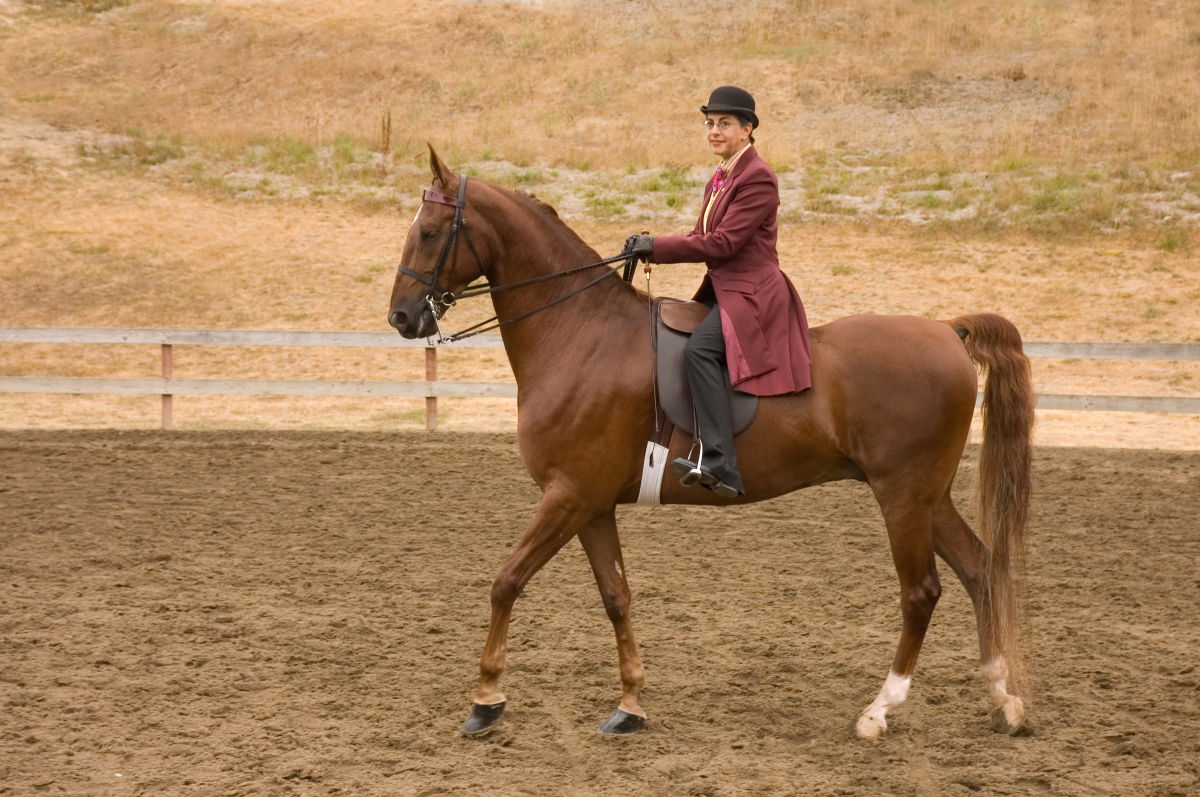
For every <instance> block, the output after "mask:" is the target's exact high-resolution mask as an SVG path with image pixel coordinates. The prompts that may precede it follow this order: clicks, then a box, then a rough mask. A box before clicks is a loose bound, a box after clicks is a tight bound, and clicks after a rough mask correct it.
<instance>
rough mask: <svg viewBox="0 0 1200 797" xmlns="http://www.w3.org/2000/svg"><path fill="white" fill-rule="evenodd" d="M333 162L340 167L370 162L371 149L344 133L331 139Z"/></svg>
mask: <svg viewBox="0 0 1200 797" xmlns="http://www.w3.org/2000/svg"><path fill="white" fill-rule="evenodd" d="M333 160H334V162H335V163H339V164H342V165H347V166H348V165H351V164H356V163H366V162H367V161H369V160H371V149H370V147H367V146H366V145H364V144H363V143H362V142H360V141H358V140H357V139H355V138H352V137H351V136H348V135H346V134H345V133H338V134H337V135H336V136H334V137H333Z"/></svg>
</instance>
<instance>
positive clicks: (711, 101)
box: [700, 86, 758, 127]
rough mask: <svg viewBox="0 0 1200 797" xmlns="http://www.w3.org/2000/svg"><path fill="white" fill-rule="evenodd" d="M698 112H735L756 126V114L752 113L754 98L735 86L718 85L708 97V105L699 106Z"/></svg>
mask: <svg viewBox="0 0 1200 797" xmlns="http://www.w3.org/2000/svg"><path fill="white" fill-rule="evenodd" d="M700 113H735V114H737V115H739V116H744V117H745V118H747V119H749V120H750V124H751V126H753V127H758V116H757V114H755V113H754V98H753V97H751V96H750V92H748V91H746V90H745V89H739V88H738V87H737V86H718V87H717V88H715V89H713V92H712V94H711V95H709V97H708V105H701V106H700Z"/></svg>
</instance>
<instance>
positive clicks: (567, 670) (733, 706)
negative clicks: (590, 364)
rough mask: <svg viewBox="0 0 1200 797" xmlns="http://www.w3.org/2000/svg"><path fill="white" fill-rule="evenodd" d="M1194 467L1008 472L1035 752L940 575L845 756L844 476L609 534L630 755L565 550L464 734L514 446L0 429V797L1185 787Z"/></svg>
mask: <svg viewBox="0 0 1200 797" xmlns="http://www.w3.org/2000/svg"><path fill="white" fill-rule="evenodd" d="M976 454H977V452H975V451H974V450H968V452H967V455H966V457H965V458H964V462H963V466H962V469H961V476H960V479H959V486H958V489H959V491H960V493H961V494H962V495H960V498H959V504H960V506H963V507H964V508H966V507H968V506H969V500H968V496H967V495H966V493H968V492H969V490H970V487H971V484H972V482H973V479H974V472H975V463H976V459H975V457H976ZM1198 474H1200V454H1196V453H1194V452H1193V453H1186V452H1158V451H1120V450H1103V449H1084V448H1077V449H1054V448H1042V449H1039V451H1038V453H1037V458H1036V463H1035V489H1036V493H1035V500H1034V523H1033V528H1032V533H1031V539H1032V551H1031V560H1030V570H1029V574H1028V577H1027V579H1026V581H1025V584H1026V586H1027V593H1028V597H1029V610H1030V621H1031V638H1032V645H1031V649H1030V659H1031V664H1032V666H1033V668H1034V673H1035V679H1036V680H1035V684H1034V687H1033V690H1032V694H1031V695H1029V697H1030V705H1031V709H1032V712H1031V720H1032V725H1033V731H1034V732H1033V734H1032V735H1031V736H1025V737H1006V736H999V735H997V734H995V733H993V732H992V731H991V730H989V729H988V725H987V712H988V700H987V696H986V694H985V688H984V684H983V683H982V680H981V678H980V677H979V676H978V674H977V671H976V662H975V659H976V643H975V630H974V626H973V621H972V618H971V615H970V611H969V606H968V603H969V602H968V600H967V597H966V594H965V592H964V591H963V590H962V589H961V587H960V586H959V585H958V584H957V583H956V582H954V581H953V579H952V576H951V575H950V574H949V572H948V569H947V568H943V570H944V571H945V572H944V573H943V577H944V579H945V580H946V581H945V584H946V591H945V594H944V596H943V598H942V602H941V605H940V606H939V608H938V612H937V614H936V615H935V618H934V622H933V626H932V627H931V631H930V634H929V637H928V639H927V641H926V646H925V650H924V652H923V654H922V658H921V662H920V664H919V666H918V671H917V675H916V679H915V682H914V687H913V690H912V693H911V695H910V699H909V701H908V703H907V704H905V705H904V706H903V707H902V708H901V709H899V710H898V711H896V712H895V713H894V714H893V715H892V716H891V717H890V718H889V719H890V720H891V727H890V729H889V731H888V733H887V734H886V735H885V737H884V738H883V739H882V740H880V741H878V742H876V743H865V742H862V741H858V740H856V739H855V738H854V737H853V731H852V724H853V721H854V719H855V717H856V715H857V713H858V712H859V710H861V708H862V707H863V706H864V705H865V704H866V703H867V702H869V701H870V699H871V698H872V697H873V696H874V693H875V691H876V690H877V689H878V687H879V684H880V680H881V678H882V677H883V675H884V673H885V671H886V669H887V666H888V662H889V661H890V658H891V655H892V653H893V650H894V646H895V641H896V638H897V635H898V622H899V618H898V612H897V598H896V586H895V585H896V581H895V574H894V572H893V569H892V566H891V563H890V557H889V554H888V550H887V543H886V537H885V534H884V532H883V529H882V525H881V522H880V519H879V512H878V509H877V508H876V507H875V505H874V504H873V502H872V501H871V499H870V497H869V494H868V492H867V491H866V489H865V488H863V487H862V486H861V485H854V484H850V483H839V484H832V485H826V486H822V487H818V488H813V489H810V490H805V491H801V492H799V493H795V494H793V495H791V496H787V497H784V498H781V499H777V500H774V501H771V502H768V503H764V504H758V505H754V506H750V507H744V508H740V509H736V510H704V509H696V508H681V507H667V508H658V509H649V508H627V509H624V510H622V512H621V513H620V515H619V517H620V521H621V524H622V528H623V530H624V543H625V558H626V562H627V565H628V569H629V571H630V578H631V581H632V586H633V589H634V612H635V623H636V626H637V628H638V632H639V637H640V641H641V644H642V649H643V655H644V658H645V661H646V664H647V668H648V689H647V693H646V695H645V701H644V702H645V705H646V707H647V710H648V711H649V712H650V723H649V726H648V729H647V731H646V732H645V733H643V734H641V735H639V736H636V737H634V738H628V739H621V740H612V739H604V738H600V737H599V736H598V735H597V734H596V732H595V728H596V726H597V725H598V724H599V722H600V721H601V720H603V719H604V718H605V717H606V716H607V715H608V713H609V712H610V711H611V709H612V708H613V706H614V705H615V703H616V700H617V697H618V692H619V689H618V679H617V672H616V657H615V650H614V649H613V648H614V646H613V643H612V632H611V629H610V627H609V624H608V622H607V620H606V618H605V616H604V612H603V610H602V608H601V606H600V601H599V599H598V596H597V594H596V590H595V587H594V585H593V584H592V582H591V576H590V571H589V569H588V567H587V563H586V559H585V557H584V556H583V553H582V551H581V550H580V548H579V547H578V545H576V544H574V543H572V544H570V545H569V546H568V547H567V548H566V549H565V550H564V551H563V552H562V553H561V554H560V555H559V556H558V557H557V558H556V559H555V560H554V561H552V562H551V563H550V565H549V566H548V567H547V568H546V569H545V570H544V571H543V572H542V573H540V574H539V575H538V576H537V577H536V578H535V579H534V580H533V582H532V583H531V584H530V586H529V588H528V589H527V591H526V593H525V595H524V597H523V599H522V600H520V601H519V602H518V604H517V610H516V614H515V620H514V625H513V628H512V637H511V650H510V665H511V668H510V670H509V672H508V674H507V677H506V682H505V683H506V691H507V692H508V695H509V698H510V710H509V714H508V717H507V720H506V722H505V724H504V725H503V726H502V727H501V728H500V729H499V730H498V731H497V732H496V733H494V734H492V735H491V736H490V737H487V738H485V739H483V740H467V739H463V738H461V737H460V736H459V735H458V734H457V727H458V725H459V723H460V722H461V721H462V719H463V718H464V717H465V713H466V710H467V707H468V702H469V700H470V693H471V690H472V687H473V682H474V678H475V672H476V667H477V657H478V654H479V651H480V647H481V644H482V640H483V635H484V629H485V625H486V622H487V612H488V607H487V594H488V589H489V585H490V582H491V579H492V577H493V575H494V573H495V571H496V569H497V567H498V565H499V562H500V561H501V559H502V558H503V557H504V556H505V553H506V551H507V550H508V549H509V548H511V546H512V545H513V544H514V541H515V540H516V538H517V536H518V535H519V533H520V530H521V528H522V527H523V525H524V523H525V521H526V519H527V518H528V517H529V516H530V514H531V511H532V508H533V506H534V504H535V502H536V499H537V495H536V491H535V489H534V488H533V486H532V485H531V483H530V481H529V479H528V477H527V476H526V475H525V474H524V473H523V471H522V469H521V466H520V464H519V460H518V457H517V453H516V446H515V441H514V438H513V436H511V435H508V434H468V433H464V434H456V435H426V434H422V433H410V434H379V433H349V432H330V433H318V432H290V433H282V432H269V431H267V432H264V431H258V432H239V433H229V432H224V433H201V432H190V433H175V434H163V433H157V432H146V431H130V432H113V431H109V432H101V431H81V432H47V431H26V432H4V433H0V516H2V517H3V518H4V523H3V524H2V525H0V548H2V549H3V551H4V556H3V557H2V558H0V575H2V576H3V580H4V581H3V583H4V590H3V593H0V595H2V597H0V608H2V611H0V650H2V651H3V653H2V654H0V705H2V706H3V711H2V712H0V794H5V795H21V796H22V797H24V795H37V794H71V795H89V796H91V795H183V794H188V795H214V796H217V795H220V796H221V797H227V796H230V795H332V794H345V795H442V794H464V795H466V794H470V795H478V794H495V795H522V794H526V795H547V794H564V795H628V794H634V793H659V794H679V795H768V794H769V795H783V794H789V795H790V794H820V795H879V794H894V795H953V794H1008V795H1018V794H1019V795H1028V794H1054V795H1096V794H1101V795H1103V794H1113V795H1130V794H1137V795H1164V796H1165V795H1191V794H1197V793H1198V791H1200V766H1198V761H1200V745H1198V742H1197V736H1196V728H1197V727H1198V726H1200V709H1198V706H1200V702H1198V700H1197V696H1198V695H1197V692H1198V689H1200V677H1198V671H1197V669H1196V666H1197V665H1196V661H1195V653H1196V650H1197V649H1198V645H1200V632H1198V631H1197V629H1198V628H1200V624H1198V623H1197V620H1198V619H1200V618H1198V617H1197V607H1196V601H1195V596H1196V594H1197V587H1200V581H1198V580H1197V575H1196V570H1195V562H1196V561H1197V557H1198V556H1200V536H1198V535H1197V527H1196V524H1195V520H1194V519H1195V517H1196V515H1197V514H1198V513H1200V476H1198ZM968 515H970V513H969V512H968Z"/></svg>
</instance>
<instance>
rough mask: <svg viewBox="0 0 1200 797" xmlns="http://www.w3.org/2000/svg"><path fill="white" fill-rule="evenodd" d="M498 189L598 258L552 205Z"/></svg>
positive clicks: (522, 193) (639, 293)
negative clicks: (542, 217)
mask: <svg viewBox="0 0 1200 797" xmlns="http://www.w3.org/2000/svg"><path fill="white" fill-rule="evenodd" d="M491 185H493V186H494V187H496V188H500V186H496V185H495V184H494V183H492V184H491ZM500 190H501V191H502V192H503V193H505V194H508V195H510V196H512V197H513V198H515V199H516V200H517V201H518V202H519V203H521V204H523V205H527V206H528V207H529V208H530V209H531V210H533V211H534V212H535V213H538V214H539V215H541V216H544V217H545V218H546V220H547V221H548V222H549V229H550V230H551V231H553V232H555V233H556V234H557V235H559V236H560V238H561V239H562V240H563V242H564V243H570V244H572V245H574V246H578V247H579V248H580V250H581V251H582V252H586V253H588V254H589V255H590V256H592V257H596V258H597V259H599V256H598V255H597V253H596V250H595V249H593V248H592V247H591V245H590V244H589V243H588V242H587V241H585V240H583V239H582V238H580V237H579V233H577V232H575V231H574V230H573V229H571V227H570V226H569V225H568V224H567V223H566V222H565V221H563V220H562V217H561V216H559V215H558V211H557V210H555V209H554V206H553V205H551V204H549V203H548V202H544V201H543V200H541V199H538V198H537V197H536V196H534V195H533V194H531V193H529V192H528V191H521V190H509V189H506V188H500ZM626 284H627V283H626ZM629 287H630V288H632V290H633V292H634V293H635V294H636V295H637V296H638V297H640V298H642V299H645V298H647V297H646V294H645V293H644V292H642V291H641V290H640V289H638V287H637V286H635V285H629Z"/></svg>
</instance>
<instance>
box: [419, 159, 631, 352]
mask: <svg viewBox="0 0 1200 797" xmlns="http://www.w3.org/2000/svg"><path fill="white" fill-rule="evenodd" d="M425 202H436V203H438V204H440V205H449V206H450V207H452V208H454V220H453V221H452V222H450V234H449V235H448V236H447V237H446V242H445V243H444V244H442V251H441V253H439V254H438V259H437V262H436V263H435V264H434V266H433V274H431V275H430V274H421V273H420V272H417V271H413V270H412V269H410V268H408V267H407V266H405V265H404V264H403V263H401V264H400V266H399V267H398V271H399V272H400V273H401V274H404V275H406V276H409V277H412V278H413V279H415V280H417V281H418V282H421V283H423V284H425V285H428V286H429V291H428V292H427V293H426V294H425V302H426V303H427V304H428V305H429V309H430V310H431V311H432V312H433V321H434V326H435V327H436V328H437V335H438V337H437V342H438V343H454V342H455V341H459V340H463V339H464V338H469V337H472V336H474V335H478V334H481V333H483V332H487V331H489V330H492V329H498V328H499V327H503V326H507V325H508V324H512V323H515V322H517V321H520V320H521V319H523V318H528V317H529V316H531V315H533V314H534V313H540V312H541V311H542V310H545V309H547V308H550V307H553V306H554V305H556V304H558V303H559V302H563V301H566V300H567V299H570V298H571V297H572V296H574V295H575V294H577V293H580V292H582V291H585V290H587V289H588V288H590V287H592V286H593V285H596V284H597V283H599V282H600V281H601V280H603V279H604V278H605V277H608V276H611V275H612V274H613V273H614V272H615V271H616V270H617V268H616V267H614V268H611V269H609V270H608V271H605V272H604V273H603V274H601V275H600V276H598V277H596V278H595V279H593V280H589V281H588V282H586V283H584V284H583V285H581V286H579V287H578V288H576V289H574V290H572V291H570V292H568V293H565V294H563V295H562V296H558V297H556V298H554V299H551V300H550V301H548V302H546V303H545V304H542V305H539V306H538V307H535V308H534V309H532V310H530V311H528V312H525V313H521V314H520V315H518V316H514V317H512V318H506V319H505V320H503V321H501V320H500V318H499V316H492V317H491V318H489V319H487V320H485V321H480V322H479V323H478V324H474V325H472V326H469V327H467V328H466V329H464V330H461V331H459V332H454V333H452V334H450V335H445V334H443V333H442V328H441V325H440V324H438V321H440V320H441V318H442V316H443V315H444V314H445V313H446V311H447V310H449V309H450V308H451V307H453V306H454V305H455V304H456V303H457V302H458V300H459V299H469V298H472V297H474V296H483V295H484V294H489V293H499V292H500V291H507V290H511V289H513V288H522V287H525V286H526V285H533V284H536V283H539V282H547V281H549V280H554V279H558V278H560V277H567V276H570V275H571V274H577V273H579V272H581V271H588V270H590V269H593V268H599V267H600V266H608V265H611V264H613V263H623V264H624V276H625V281H626V282H628V281H630V279H631V278H632V274H633V265H634V262H635V259H634V258H630V257H629V256H628V255H626V254H619V255H614V256H613V257H606V258H604V259H603V260H598V261H596V262H595V263H588V264H587V265H584V266H576V267H575V268H570V269H567V270H566V271H557V272H555V273H553V274H543V275H541V276H540V277H533V278H531V279H526V280H520V281H519V282H508V283H505V284H503V285H492V284H491V283H485V284H483V285H475V286H468V287H466V288H464V289H463V290H462V291H460V292H459V293H457V294H455V293H453V292H452V291H448V290H446V291H440V289H439V287H438V284H439V282H440V280H441V276H442V271H443V270H444V269H445V266H446V260H447V259H448V258H449V257H450V253H451V252H454V253H455V257H456V258H457V250H456V249H455V244H456V243H457V241H458V234H459V232H460V231H461V232H464V233H465V234H466V239H467V246H469V247H470V248H471V254H473V255H474V256H475V260H476V262H481V261H480V259H479V253H478V251H477V250H476V249H475V244H474V242H473V241H472V240H471V233H470V230H468V229H467V220H466V218H465V217H464V215H463V210H464V209H465V208H466V204H467V176H466V175H465V174H460V175H459V176H458V196H457V197H451V196H450V195H448V194H443V193H441V192H439V191H434V190H433V189H432V188H426V189H425V190H424V191H423V192H422V193H421V203H422V204H424V203H425ZM439 292H440V295H439ZM493 322H494V323H493Z"/></svg>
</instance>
